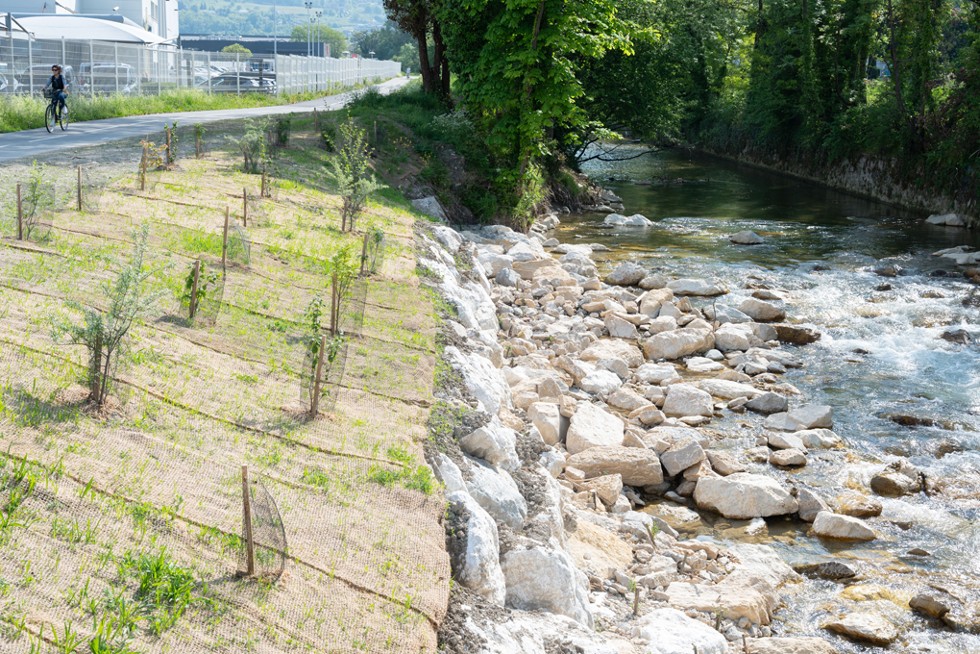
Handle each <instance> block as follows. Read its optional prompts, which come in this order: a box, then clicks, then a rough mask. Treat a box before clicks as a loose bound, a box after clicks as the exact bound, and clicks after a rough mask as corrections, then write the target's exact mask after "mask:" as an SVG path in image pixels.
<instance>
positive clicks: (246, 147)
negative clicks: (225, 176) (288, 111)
mask: <svg viewBox="0 0 980 654" xmlns="http://www.w3.org/2000/svg"><path fill="white" fill-rule="evenodd" d="M267 132H268V121H267V120H265V119H249V120H246V121H245V133H244V134H243V135H242V138H241V140H240V141H239V142H238V149H239V150H240V151H241V153H242V172H245V173H252V174H257V173H260V172H262V166H264V165H265V163H266V162H267V161H268V158H269V146H268V139H267V137H266V134H267Z"/></svg>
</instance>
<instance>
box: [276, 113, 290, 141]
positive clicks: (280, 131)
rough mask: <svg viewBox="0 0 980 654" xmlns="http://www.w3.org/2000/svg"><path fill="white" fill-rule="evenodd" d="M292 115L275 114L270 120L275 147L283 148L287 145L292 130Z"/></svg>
mask: <svg viewBox="0 0 980 654" xmlns="http://www.w3.org/2000/svg"><path fill="white" fill-rule="evenodd" d="M292 126H293V117H292V116H291V115H287V116H276V117H275V118H274V119H273V121H272V136H273V140H274V141H275V144H276V146H277V147H280V148H284V147H286V146H287V145H289V133H290V131H291V130H292Z"/></svg>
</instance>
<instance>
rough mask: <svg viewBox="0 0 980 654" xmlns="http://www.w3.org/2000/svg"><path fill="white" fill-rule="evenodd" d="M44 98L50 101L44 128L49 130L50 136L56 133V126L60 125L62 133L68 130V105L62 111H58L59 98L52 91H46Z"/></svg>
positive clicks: (46, 110)
mask: <svg viewBox="0 0 980 654" xmlns="http://www.w3.org/2000/svg"><path fill="white" fill-rule="evenodd" d="M44 97H45V98H47V99H48V100H50V101H51V102H49V103H48V108H47V109H45V110H44V127H45V128H47V130H48V134H50V133H51V132H52V131H54V126H55V125H56V124H57V125H60V126H61V129H62V131H64V130H66V129H68V104H67V103H65V106H63V107H61V111H58V96H57V94H55V92H54V91H52V90H51V89H45V90H44Z"/></svg>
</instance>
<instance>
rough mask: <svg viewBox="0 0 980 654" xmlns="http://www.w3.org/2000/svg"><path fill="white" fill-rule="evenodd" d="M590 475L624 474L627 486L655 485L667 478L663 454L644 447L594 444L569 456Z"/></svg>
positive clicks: (569, 459)
mask: <svg viewBox="0 0 980 654" xmlns="http://www.w3.org/2000/svg"><path fill="white" fill-rule="evenodd" d="M567 464H568V465H569V466H571V467H573V468H578V469H579V470H581V471H582V472H584V473H585V474H586V476H587V477H600V476H602V475H617V474H618V475H621V476H622V478H623V483H624V484H626V485H627V486H656V485H657V484H659V483H662V482H663V480H664V472H663V468H662V467H661V465H660V457H658V456H657V453H656V452H654V451H653V450H648V449H645V448H642V447H622V446H611V447H593V448H590V449H588V450H585V451H584V452H580V453H578V454H573V455H572V456H570V457H568V461H567Z"/></svg>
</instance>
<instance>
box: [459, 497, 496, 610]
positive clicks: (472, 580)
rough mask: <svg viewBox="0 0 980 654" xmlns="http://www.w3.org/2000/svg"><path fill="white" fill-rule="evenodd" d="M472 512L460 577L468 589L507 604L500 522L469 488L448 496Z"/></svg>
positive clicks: (468, 511) (469, 512)
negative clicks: (494, 518)
mask: <svg viewBox="0 0 980 654" xmlns="http://www.w3.org/2000/svg"><path fill="white" fill-rule="evenodd" d="M446 499H447V500H448V501H449V502H450V503H458V504H461V505H462V506H463V507H465V508H466V511H467V513H468V514H469V515H468V517H467V520H466V549H465V551H464V552H463V556H462V557H461V561H460V563H461V567H460V569H459V570H456V571H455V572H456V578H457V579H458V581H459V582H460V583H461V584H463V586H465V587H466V588H468V589H470V590H471V591H473V592H474V593H476V594H477V595H479V596H481V597H483V598H484V599H485V600H487V601H488V602H491V603H492V604H496V605H497V606H503V605H504V599H505V597H506V594H507V590H506V582H505V580H504V573H503V571H502V570H501V568H500V543H499V540H498V534H497V523H496V522H494V521H493V518H492V517H490V514H489V513H487V511H486V510H485V509H484V508H483V507H482V506H480V505H479V503H477V502H476V500H474V499H473V497H471V496H470V494H469V493H467V492H466V491H456V492H455V493H450V494H448V495H447V497H446Z"/></svg>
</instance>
